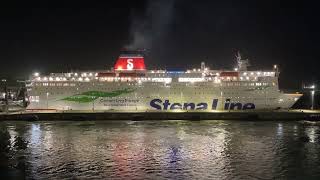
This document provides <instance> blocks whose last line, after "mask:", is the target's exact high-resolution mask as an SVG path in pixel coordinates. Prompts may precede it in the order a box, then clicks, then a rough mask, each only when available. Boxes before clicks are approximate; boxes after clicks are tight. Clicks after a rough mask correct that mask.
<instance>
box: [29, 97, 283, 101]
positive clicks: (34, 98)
mask: <svg viewBox="0 0 320 180" xmlns="http://www.w3.org/2000/svg"><path fill="white" fill-rule="evenodd" d="M117 98H119V97H110V99H117ZM121 98H126V99H133V97H121ZM134 98H135V99H144V98H145V97H134ZM148 98H160V99H165V98H168V97H159V96H150V97H148ZM224 98H226V99H232V102H240V99H241V98H242V99H250V100H263V101H275V100H277V98H262V97H261V98H253V97H231V96H227V97H224ZM48 99H50V98H49V96H48ZM191 99H193V98H192V97H191ZM195 99H199V98H198V97H197V98H195ZM200 99H206V98H204V97H201V98H200ZM236 99H239V101H237V100H236ZM29 100H30V102H40V96H29ZM44 101H46V99H44Z"/></svg>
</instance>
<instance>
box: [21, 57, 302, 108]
mask: <svg viewBox="0 0 320 180" xmlns="http://www.w3.org/2000/svg"><path fill="white" fill-rule="evenodd" d="M236 57H237V64H238V66H237V67H236V68H235V69H234V70H228V71H226V70H212V69H210V68H209V67H207V66H206V65H205V63H201V66H200V68H198V69H196V68H195V69H190V70H165V69H163V70H147V69H146V66H145V63H144V55H143V53H142V52H140V51H126V52H123V53H122V54H121V55H120V56H119V58H118V60H117V61H116V63H115V65H114V67H113V69H111V70H103V71H88V72H70V73H51V74H49V75H39V74H35V75H33V76H32V77H31V78H30V81H29V83H28V84H27V93H28V96H29V101H30V104H29V106H28V108H27V109H30V110H102V111H123V112H127V111H128V112H129V111H139V112H140V111H217V110H259V109H260V110H263V109H280V108H282V109H288V108H290V107H292V105H293V104H294V103H295V102H296V101H297V100H298V99H299V98H300V97H301V94H285V93H282V92H281V91H279V85H278V76H279V71H278V67H277V66H274V67H273V68H271V69H270V70H267V71H251V70H248V69H247V66H248V64H249V62H248V60H242V59H241V56H240V54H238V55H237V56H236Z"/></svg>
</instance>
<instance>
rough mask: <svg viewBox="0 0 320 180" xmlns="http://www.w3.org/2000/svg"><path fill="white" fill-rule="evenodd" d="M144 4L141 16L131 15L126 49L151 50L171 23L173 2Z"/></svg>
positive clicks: (159, 1) (161, 0)
mask: <svg viewBox="0 0 320 180" xmlns="http://www.w3.org/2000/svg"><path fill="white" fill-rule="evenodd" d="M146 3H147V5H146V9H145V12H144V13H143V15H141V14H140V15H137V14H136V13H135V12H134V11H133V13H132V19H131V26H130V43H129V44H128V45H126V46H125V48H126V49H130V50H135V49H152V47H153V46H155V45H156V43H157V42H160V41H159V40H160V39H161V37H162V36H163V35H164V34H165V33H166V32H167V29H168V27H169V25H170V23H171V22H172V19H173V14H174V5H175V0H148V1H147V2H146Z"/></svg>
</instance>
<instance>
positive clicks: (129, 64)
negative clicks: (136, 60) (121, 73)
mask: <svg viewBox="0 0 320 180" xmlns="http://www.w3.org/2000/svg"><path fill="white" fill-rule="evenodd" d="M132 61H133V59H127V69H128V70H132V69H133V63H132Z"/></svg>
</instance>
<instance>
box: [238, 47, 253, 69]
mask: <svg viewBox="0 0 320 180" xmlns="http://www.w3.org/2000/svg"><path fill="white" fill-rule="evenodd" d="M236 59H237V64H238V70H239V71H247V67H248V66H249V65H250V64H249V60H248V59H245V60H243V59H242V58H241V54H240V51H238V52H237V55H236Z"/></svg>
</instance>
